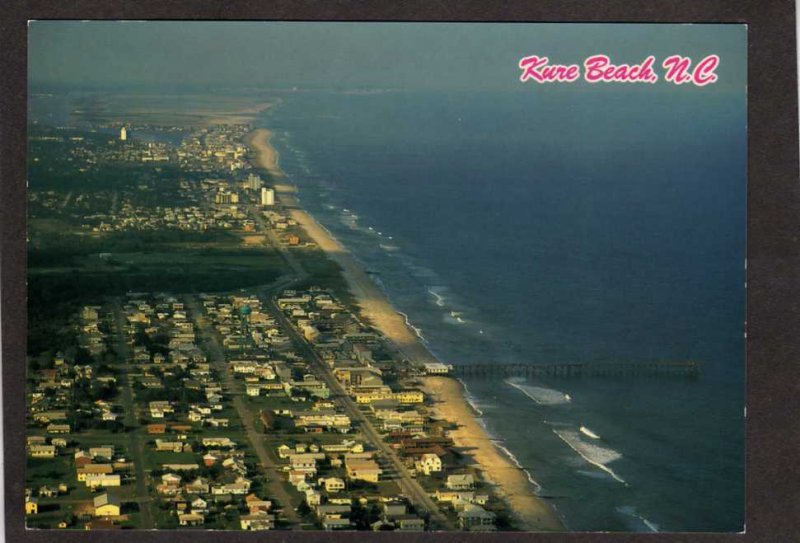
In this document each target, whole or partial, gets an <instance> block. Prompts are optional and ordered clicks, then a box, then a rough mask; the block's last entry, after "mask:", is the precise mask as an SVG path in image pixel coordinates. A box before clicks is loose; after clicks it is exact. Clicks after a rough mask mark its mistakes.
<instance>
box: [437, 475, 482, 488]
mask: <svg viewBox="0 0 800 543" xmlns="http://www.w3.org/2000/svg"><path fill="white" fill-rule="evenodd" d="M444 486H445V488H447V489H448V490H471V489H473V488H475V478H474V477H472V475H470V474H469V473H461V474H455V475H448V476H447V480H446V481H445V483H444Z"/></svg>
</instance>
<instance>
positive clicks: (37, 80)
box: [28, 21, 747, 91]
mask: <svg viewBox="0 0 800 543" xmlns="http://www.w3.org/2000/svg"><path fill="white" fill-rule="evenodd" d="M746 51H747V31H746V27H745V25H733V24H731V25H722V24H705V25H702V24H694V25H686V24H684V25H681V24H641V25H640V24H636V25H631V24H564V23H530V24H529V23H360V22H358V23H324V22H322V23H320V22H314V23H303V22H195V21H144V22H133V21H130V22H119V21H31V22H30V23H29V48H28V68H29V72H28V73H29V75H28V77H29V83H30V85H31V87H32V89H33V90H35V88H36V87H41V86H71V87H82V86H85V87H119V86H130V87H131V88H136V87H151V88H152V87H157V86H176V85H187V86H203V85H209V86H214V87H272V88H285V87H291V86H298V87H302V88H337V89H341V88H392V89H401V90H427V89H441V90H470V89H475V90H482V89H486V90H515V89H520V88H522V87H524V86H523V85H522V84H521V83H520V82H519V74H520V70H519V68H518V66H517V63H518V62H519V59H520V58H521V57H523V56H527V55H531V54H540V55H547V56H549V57H550V59H551V62H553V63H556V62H558V63H565V64H567V63H581V62H582V61H583V60H584V58H586V57H587V56H590V55H593V54H598V53H603V54H607V55H609V56H610V57H611V59H612V61H616V62H619V63H623V62H624V63H638V62H641V61H642V60H643V59H644V58H645V57H646V56H647V55H650V54H652V55H655V56H656V58H657V60H658V62H660V61H661V60H663V59H664V58H666V57H667V56H669V55H671V54H681V55H686V56H690V57H692V58H693V59H695V61H698V60H700V59H701V58H702V57H704V56H706V55H709V54H718V55H719V56H720V57H721V63H720V67H719V70H718V73H719V75H720V80H719V83H718V84H716V85H714V91H730V90H734V91H741V89H742V88H743V87H744V86H745V84H746V83H745V82H746ZM580 85H582V86H587V85H588V84H585V83H581V84H580ZM659 85H666V83H663V81H662V82H660V83H659ZM706 90H708V89H706Z"/></svg>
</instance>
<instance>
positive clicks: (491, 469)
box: [422, 377, 564, 531]
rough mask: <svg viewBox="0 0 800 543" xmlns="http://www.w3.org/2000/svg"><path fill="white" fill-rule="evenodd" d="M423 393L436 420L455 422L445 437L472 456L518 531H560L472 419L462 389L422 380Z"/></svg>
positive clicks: (445, 380) (452, 382) (444, 380)
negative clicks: (431, 404) (511, 516)
mask: <svg viewBox="0 0 800 543" xmlns="http://www.w3.org/2000/svg"><path fill="white" fill-rule="evenodd" d="M423 383H424V384H423V387H422V388H423V390H424V391H425V393H426V394H427V395H430V396H432V397H433V398H434V401H435V405H434V411H435V412H436V418H439V419H443V420H447V421H457V422H458V428H457V429H455V430H451V431H450V433H449V436H450V437H451V438H452V439H453V442H454V443H455V444H456V446H457V447H458V448H459V449H462V450H463V451H465V452H466V453H467V454H469V455H470V456H472V458H473V459H474V460H475V462H476V463H477V464H478V467H479V469H480V470H481V474H482V477H483V479H484V480H485V481H486V482H488V483H489V484H491V485H492V486H494V488H495V492H496V493H497V494H498V495H499V496H500V497H502V498H503V499H504V500H505V501H506V503H508V504H509V506H510V509H511V510H512V511H513V513H514V514H515V515H516V518H517V525H518V527H519V528H521V529H523V530H527V531H555V530H564V525H563V524H562V522H561V520H560V519H559V518H558V516H557V515H556V514H555V512H554V511H553V509H552V508H551V507H550V506H549V505H548V504H547V503H545V502H544V500H542V499H541V498H539V497H538V496H536V494H535V493H534V488H533V485H532V484H531V482H530V481H529V480H528V477H527V475H526V474H525V472H523V471H522V470H521V469H519V468H518V467H517V466H515V465H514V464H513V463H512V462H511V461H510V460H509V458H508V457H507V456H506V455H505V454H504V453H503V452H502V451H500V450H499V449H498V448H497V447H496V446H495V445H494V443H493V442H492V441H491V439H490V438H489V436H488V435H487V433H486V431H485V430H484V429H483V427H482V426H481V425H480V424H479V423H478V421H477V419H476V415H477V414H476V413H475V412H474V410H473V409H472V406H470V405H469V403H467V401H466V399H465V398H464V387H463V386H462V385H461V383H460V382H459V381H458V380H456V379H453V378H450V377H426V378H424V379H423Z"/></svg>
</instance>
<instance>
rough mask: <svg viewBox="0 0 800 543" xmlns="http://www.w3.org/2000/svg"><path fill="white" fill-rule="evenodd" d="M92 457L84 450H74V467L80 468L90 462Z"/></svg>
mask: <svg viewBox="0 0 800 543" xmlns="http://www.w3.org/2000/svg"><path fill="white" fill-rule="evenodd" d="M92 463H93V462H92V457H91V456H89V453H87V452H86V451H75V467H76V468H82V467H84V466H87V465H89V464H92Z"/></svg>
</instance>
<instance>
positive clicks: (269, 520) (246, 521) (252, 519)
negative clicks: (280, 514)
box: [239, 512, 275, 531]
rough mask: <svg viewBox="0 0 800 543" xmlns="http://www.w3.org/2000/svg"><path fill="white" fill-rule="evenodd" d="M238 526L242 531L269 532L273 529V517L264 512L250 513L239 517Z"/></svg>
mask: <svg viewBox="0 0 800 543" xmlns="http://www.w3.org/2000/svg"><path fill="white" fill-rule="evenodd" d="M239 525H240V526H241V528H242V530H251V531H261V530H271V529H273V528H274V527H275V517H274V516H273V515H270V514H268V513H264V512H258V513H250V514H249V515H242V516H241V517H239Z"/></svg>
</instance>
